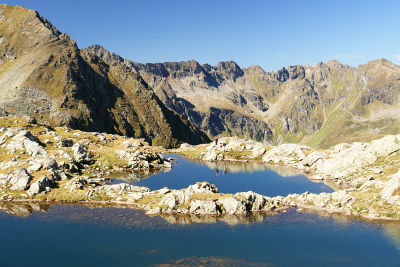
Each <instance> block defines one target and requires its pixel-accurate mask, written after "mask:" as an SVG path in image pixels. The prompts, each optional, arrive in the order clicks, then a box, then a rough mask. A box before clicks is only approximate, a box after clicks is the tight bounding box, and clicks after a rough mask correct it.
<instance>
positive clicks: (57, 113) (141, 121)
mask: <svg viewBox="0 0 400 267" xmlns="http://www.w3.org/2000/svg"><path fill="white" fill-rule="evenodd" d="M0 113H3V115H4V114H13V115H31V116H33V117H35V118H37V119H39V120H44V121H48V122H49V123H50V124H52V125H55V126H60V125H66V126H70V127H72V128H76V129H82V130H88V131H100V132H109V133H117V134H123V135H127V136H130V137H135V138H139V137H143V138H145V139H146V140H148V141H150V142H152V143H153V144H156V145H163V146H165V147H171V146H176V145H178V144H179V143H180V142H189V143H201V142H204V141H208V140H209V139H208V137H207V136H206V135H205V134H204V133H203V132H201V131H200V130H199V129H197V127H195V126H193V125H192V124H191V123H190V122H188V121H187V120H186V119H185V118H183V116H180V115H178V114H176V113H175V112H173V111H171V110H170V109H168V108H167V107H166V106H165V105H164V104H163V103H162V102H161V101H160V100H159V98H158V97H157V96H156V95H155V94H154V92H153V90H152V89H151V88H150V87H149V86H148V85H147V83H146V82H145V81H144V80H143V79H142V77H141V76H140V74H139V73H137V72H135V71H132V70H131V69H129V68H128V67H127V66H126V65H125V64H122V63H118V62H114V63H113V64H106V63H105V62H104V61H103V60H101V59H100V58H98V57H97V56H95V55H93V54H89V53H85V52H81V51H80V50H79V49H78V47H77V45H76V43H75V41H73V40H71V39H70V38H69V36H68V35H67V34H63V33H60V32H59V31H58V30H57V29H56V28H55V27H54V26H53V25H52V24H51V23H50V22H48V21H47V20H46V19H44V18H43V17H41V16H40V15H39V14H38V13H37V12H36V11H34V10H29V9H25V8H22V7H18V6H17V7H11V6H7V5H0ZM0 115H1V114H0Z"/></svg>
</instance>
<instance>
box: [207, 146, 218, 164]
mask: <svg viewBox="0 0 400 267" xmlns="http://www.w3.org/2000/svg"><path fill="white" fill-rule="evenodd" d="M217 156H218V155H217V150H216V149H215V148H212V149H210V150H209V151H208V152H207V153H206V154H205V155H204V157H203V160H206V161H215V160H217Z"/></svg>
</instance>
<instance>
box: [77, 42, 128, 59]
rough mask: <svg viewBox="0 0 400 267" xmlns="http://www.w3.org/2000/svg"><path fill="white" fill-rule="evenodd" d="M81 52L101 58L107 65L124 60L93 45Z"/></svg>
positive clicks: (99, 46) (101, 47)
mask: <svg viewBox="0 0 400 267" xmlns="http://www.w3.org/2000/svg"><path fill="white" fill-rule="evenodd" d="M83 51H88V52H91V53H93V54H95V55H96V56H98V57H99V58H101V59H102V60H103V61H104V62H105V63H107V64H111V63H112V62H113V61H119V62H123V61H124V59H123V58H122V57H120V56H119V55H117V54H115V53H113V52H110V51H108V50H107V49H105V48H104V47H103V46H101V45H98V44H94V45H92V46H90V47H88V48H85V49H83Z"/></svg>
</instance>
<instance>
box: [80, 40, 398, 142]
mask: <svg viewBox="0 0 400 267" xmlns="http://www.w3.org/2000/svg"><path fill="white" fill-rule="evenodd" d="M86 50H87V51H90V53H92V54H95V55H97V56H99V57H101V58H102V59H103V60H105V61H106V62H108V63H110V62H120V63H124V64H125V65H126V66H129V67H130V68H132V69H135V70H136V71H137V72H139V73H140V75H141V76H142V77H143V79H144V80H146V82H147V83H148V84H149V85H150V86H151V87H152V88H154V91H155V92H156V94H157V95H158V97H159V98H160V99H161V100H162V101H163V102H164V103H165V104H166V105H167V106H168V107H170V108H172V109H174V110H175V111H176V112H178V113H179V114H182V115H184V116H185V117H187V118H188V120H189V121H191V122H193V123H194V124H196V125H198V126H199V127H200V128H201V129H203V130H204V131H206V132H207V133H208V134H209V135H238V136H242V137H243V136H245V137H250V138H253V139H256V140H258V141H266V142H270V143H275V144H277V143H282V142H296V143H304V144H307V145H310V146H314V147H329V146H331V145H333V144H336V143H339V142H342V141H346V142H353V141H360V140H371V139H373V138H378V137H380V136H383V135H386V134H394V133H398V132H399V131H400V124H399V122H400V112H399V110H400V105H399V101H398V99H399V92H400V67H399V66H397V65H396V64H394V63H392V62H389V61H387V60H385V59H379V60H375V61H371V62H369V63H368V64H366V65H360V66H359V67H358V68H354V67H351V66H348V65H343V64H341V63H340V62H338V61H330V62H327V63H322V62H320V63H318V64H317V65H316V66H309V65H306V66H301V65H297V66H290V67H288V68H283V69H281V70H279V71H277V72H265V71H264V70H263V69H262V68H261V67H259V66H251V67H249V68H246V69H243V68H240V67H239V66H238V65H237V64H236V63H235V62H232V61H230V62H220V63H219V64H218V65H217V66H210V65H208V64H204V65H200V64H199V63H198V62H196V61H194V60H192V61H187V62H166V63H156V64H151V63H149V64H140V63H135V62H132V61H130V60H127V59H122V58H121V57H119V56H117V55H115V54H113V53H111V52H109V51H107V50H105V49H104V48H102V47H101V46H97V45H94V46H92V47H90V48H88V49H86Z"/></svg>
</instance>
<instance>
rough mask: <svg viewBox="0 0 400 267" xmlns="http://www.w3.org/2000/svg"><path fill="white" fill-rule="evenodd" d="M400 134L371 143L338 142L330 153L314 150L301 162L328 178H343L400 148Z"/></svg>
mask: <svg viewBox="0 0 400 267" xmlns="http://www.w3.org/2000/svg"><path fill="white" fill-rule="evenodd" d="M399 140H400V139H399V136H393V135H391V136H385V137H383V138H381V139H378V140H374V141H372V142H371V143H360V142H356V143H352V144H345V143H343V144H338V145H336V146H334V147H333V148H332V149H331V150H330V151H329V150H328V152H330V153H329V155H327V154H325V153H323V152H317V151H316V152H313V153H311V154H310V155H308V156H307V157H306V158H305V159H304V160H303V161H302V162H301V163H302V164H303V165H304V166H310V168H311V169H312V170H314V171H315V172H316V173H317V175H316V176H315V177H319V176H318V174H324V175H326V176H327V177H328V178H338V179H340V178H343V177H346V176H348V175H349V174H351V173H354V172H356V171H359V170H362V169H363V168H365V167H367V166H370V165H372V164H373V163H375V161H376V160H377V159H378V157H384V156H388V155H390V154H391V153H394V152H396V151H398V150H400V141H399Z"/></svg>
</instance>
